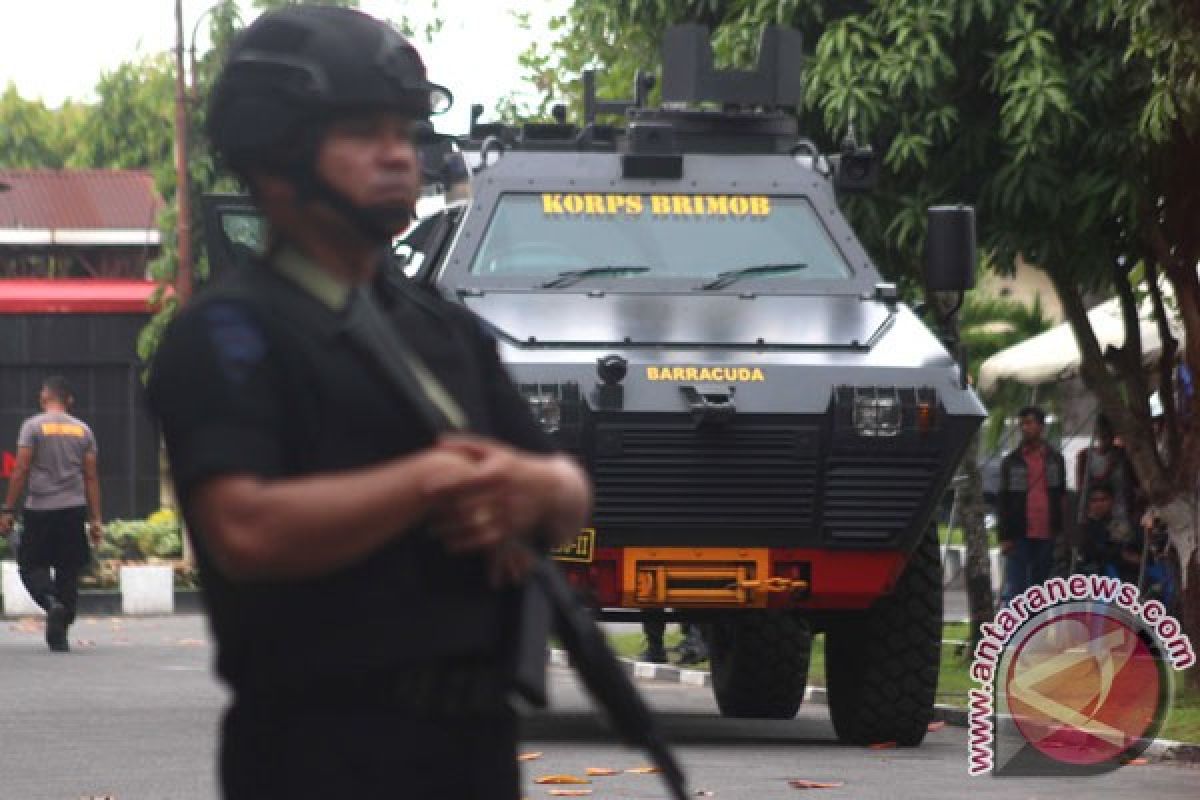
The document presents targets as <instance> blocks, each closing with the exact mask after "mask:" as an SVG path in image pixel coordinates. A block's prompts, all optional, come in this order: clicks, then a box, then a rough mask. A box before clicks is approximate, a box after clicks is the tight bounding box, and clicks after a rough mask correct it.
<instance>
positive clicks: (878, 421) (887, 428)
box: [854, 395, 902, 436]
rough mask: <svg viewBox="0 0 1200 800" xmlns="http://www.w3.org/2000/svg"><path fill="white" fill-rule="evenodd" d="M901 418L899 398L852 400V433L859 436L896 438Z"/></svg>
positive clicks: (868, 396) (865, 396) (877, 397)
mask: <svg viewBox="0 0 1200 800" xmlns="http://www.w3.org/2000/svg"><path fill="white" fill-rule="evenodd" d="M901 417H902V414H901V411H900V398H899V397H895V396H892V397H887V396H884V397H879V396H874V397H873V396H871V395H859V396H858V397H855V398H854V431H855V433H857V434H858V435H859V436H898V435H900V426H901V422H902V419H901Z"/></svg>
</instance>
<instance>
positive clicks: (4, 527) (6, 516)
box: [0, 511, 13, 536]
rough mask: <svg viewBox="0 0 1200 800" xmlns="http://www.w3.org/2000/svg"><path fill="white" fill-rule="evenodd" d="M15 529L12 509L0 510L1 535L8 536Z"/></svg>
mask: <svg viewBox="0 0 1200 800" xmlns="http://www.w3.org/2000/svg"><path fill="white" fill-rule="evenodd" d="M12 529H13V515H12V512H11V511H0V536H8V534H10V533H12Z"/></svg>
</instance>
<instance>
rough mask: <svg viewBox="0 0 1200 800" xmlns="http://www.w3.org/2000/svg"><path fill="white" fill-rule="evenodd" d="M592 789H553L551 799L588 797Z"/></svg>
mask: <svg viewBox="0 0 1200 800" xmlns="http://www.w3.org/2000/svg"><path fill="white" fill-rule="evenodd" d="M591 793H592V790H591V789H551V790H550V796H551V797H587V796H588V795H589V794H591Z"/></svg>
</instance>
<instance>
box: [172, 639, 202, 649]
mask: <svg viewBox="0 0 1200 800" xmlns="http://www.w3.org/2000/svg"><path fill="white" fill-rule="evenodd" d="M175 644H177V645H179V646H180V647H203V646H204V640H203V639H179V640H178V641H176V642H175Z"/></svg>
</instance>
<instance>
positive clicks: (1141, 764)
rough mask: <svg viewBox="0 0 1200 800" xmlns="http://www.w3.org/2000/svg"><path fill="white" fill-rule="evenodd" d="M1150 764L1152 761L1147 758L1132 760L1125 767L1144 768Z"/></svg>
mask: <svg viewBox="0 0 1200 800" xmlns="http://www.w3.org/2000/svg"><path fill="white" fill-rule="evenodd" d="M1149 763H1150V760H1149V759H1147V758H1131V759H1129V760H1128V761H1126V762H1125V766H1127V767H1144V766H1146V765H1147V764H1149Z"/></svg>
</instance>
